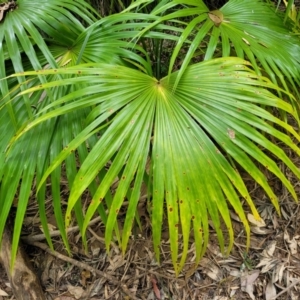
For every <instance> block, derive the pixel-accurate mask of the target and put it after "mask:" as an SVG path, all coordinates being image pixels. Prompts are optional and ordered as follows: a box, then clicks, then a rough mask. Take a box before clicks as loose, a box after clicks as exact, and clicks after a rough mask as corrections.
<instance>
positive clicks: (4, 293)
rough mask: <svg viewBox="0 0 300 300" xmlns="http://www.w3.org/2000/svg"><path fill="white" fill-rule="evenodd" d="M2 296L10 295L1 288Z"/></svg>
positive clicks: (0, 294) (0, 293)
mask: <svg viewBox="0 0 300 300" xmlns="http://www.w3.org/2000/svg"><path fill="white" fill-rule="evenodd" d="M0 296H4V297H8V294H7V293H6V292H5V291H3V290H1V289H0Z"/></svg>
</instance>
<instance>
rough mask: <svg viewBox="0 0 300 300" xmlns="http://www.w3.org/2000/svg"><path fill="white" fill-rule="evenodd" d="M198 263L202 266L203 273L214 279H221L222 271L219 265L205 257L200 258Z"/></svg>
mask: <svg viewBox="0 0 300 300" xmlns="http://www.w3.org/2000/svg"><path fill="white" fill-rule="evenodd" d="M200 265H201V266H202V267H203V273H205V274H206V275H207V276H208V277H210V278H211V279H213V280H215V281H220V280H222V272H221V270H220V268H219V267H217V266H216V265H215V264H214V263H212V262H211V261H210V260H209V259H207V258H205V257H204V258H202V260H201V261H200Z"/></svg>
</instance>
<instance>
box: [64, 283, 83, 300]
mask: <svg viewBox="0 0 300 300" xmlns="http://www.w3.org/2000/svg"><path fill="white" fill-rule="evenodd" d="M68 291H69V293H70V294H71V295H72V296H74V297H75V299H80V298H81V297H82V295H83V294H84V289H83V288H82V287H81V286H72V285H68Z"/></svg>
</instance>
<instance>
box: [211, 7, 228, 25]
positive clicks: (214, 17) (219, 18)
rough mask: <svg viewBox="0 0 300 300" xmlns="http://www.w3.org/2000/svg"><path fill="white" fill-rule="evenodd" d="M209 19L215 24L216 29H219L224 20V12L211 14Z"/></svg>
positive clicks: (216, 11)
mask: <svg viewBox="0 0 300 300" xmlns="http://www.w3.org/2000/svg"><path fill="white" fill-rule="evenodd" d="M208 17H209V18H210V19H211V20H212V21H213V22H214V24H215V26H216V27H219V26H220V25H221V23H222V22H223V19H224V16H223V14H222V12H221V11H219V10H213V11H211V12H209V13H208Z"/></svg>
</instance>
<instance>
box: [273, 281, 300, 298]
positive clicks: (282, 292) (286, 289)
mask: <svg viewBox="0 0 300 300" xmlns="http://www.w3.org/2000/svg"><path fill="white" fill-rule="evenodd" d="M298 283H300V280H296V281H294V282H293V283H292V284H290V285H289V286H288V287H287V288H285V289H284V290H282V291H281V292H280V293H279V294H277V295H276V296H275V297H273V298H272V300H275V299H277V298H278V297H280V296H281V295H283V294H284V293H286V292H287V291H288V290H290V289H291V288H292V287H293V286H295V285H296V284H298Z"/></svg>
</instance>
